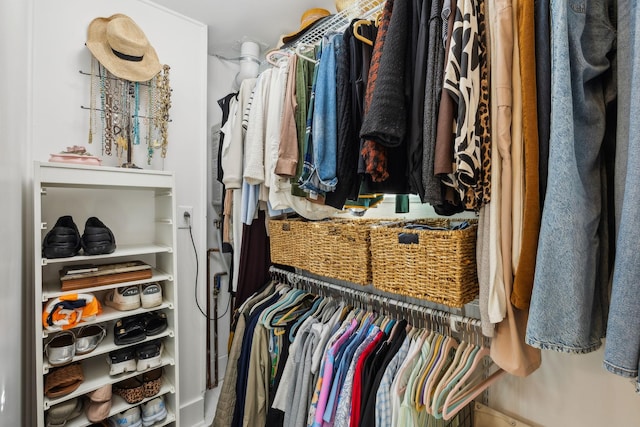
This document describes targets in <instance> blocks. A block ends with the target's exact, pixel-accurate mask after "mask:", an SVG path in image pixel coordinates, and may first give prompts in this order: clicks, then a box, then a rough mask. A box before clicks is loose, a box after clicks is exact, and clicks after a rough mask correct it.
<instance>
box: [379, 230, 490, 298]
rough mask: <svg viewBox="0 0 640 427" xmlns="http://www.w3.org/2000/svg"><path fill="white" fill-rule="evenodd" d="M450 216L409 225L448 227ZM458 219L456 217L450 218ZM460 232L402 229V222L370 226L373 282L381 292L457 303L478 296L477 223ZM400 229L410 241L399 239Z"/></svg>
mask: <svg viewBox="0 0 640 427" xmlns="http://www.w3.org/2000/svg"><path fill="white" fill-rule="evenodd" d="M452 221H454V220H451V219H440V218H438V219H426V220H417V221H412V223H418V224H429V225H432V226H440V227H448V226H449V225H450V223H451V222H452ZM455 221H458V222H459V220H455ZM467 221H469V222H470V223H471V226H470V227H467V228H465V229H463V230H453V231H452V230H415V229H405V228H403V224H396V225H386V226H379V227H374V228H373V229H372V230H371V254H372V255H371V264H372V270H373V285H374V286H375V287H376V288H378V289H380V290H383V291H386V292H392V293H396V294H401V295H407V296H410V297H414V298H419V299H425V300H429V301H433V302H437V303H440V304H445V305H448V306H451V307H462V306H463V305H464V304H466V303H468V302H471V301H472V300H473V299H474V298H475V297H476V296H477V295H478V275H477V270H476V234H477V221H475V220H467ZM400 233H411V234H416V235H417V242H416V243H413V244H406V243H399V234H400Z"/></svg>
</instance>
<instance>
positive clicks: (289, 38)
mask: <svg viewBox="0 0 640 427" xmlns="http://www.w3.org/2000/svg"><path fill="white" fill-rule="evenodd" d="M333 16H334V15H327V16H321V17H319V18H318V19H316V20H314V21H312V22H310V23H309V25H306V26H305V27H303V28H302V29H300V30H298V31H296V32H295V33H291V34H286V35H284V36H282V37H281V40H282V43H283V46H286V45H288V44H290V43H293V42H295V41H296V40H298V39H299V38H300V37H302V36H303V35H305V34H306V33H307V32H309V31H311V30H313V29H314V28H317V27H318V26H319V25H321V24H322V23H323V22H325V21H326V20H328V19H331V18H333Z"/></svg>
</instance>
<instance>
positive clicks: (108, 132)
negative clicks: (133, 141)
mask: <svg viewBox="0 0 640 427" xmlns="http://www.w3.org/2000/svg"><path fill="white" fill-rule="evenodd" d="M100 69H101V70H102V71H101V73H100V78H101V80H102V99H103V104H104V105H103V106H102V109H103V111H104V122H105V123H104V153H105V154H106V155H107V156H110V155H111V145H112V144H113V142H114V135H113V126H114V124H113V99H112V97H111V82H110V81H109V80H110V79H109V76H108V75H107V73H108V71H107V69H106V68H104V67H102V66H101V67H100ZM116 109H117V107H116Z"/></svg>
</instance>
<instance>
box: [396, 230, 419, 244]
mask: <svg viewBox="0 0 640 427" xmlns="http://www.w3.org/2000/svg"><path fill="white" fill-rule="evenodd" d="M398 243H399V244H401V245H418V244H420V235H419V234H417V233H404V232H401V233H398Z"/></svg>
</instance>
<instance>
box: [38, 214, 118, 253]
mask: <svg viewBox="0 0 640 427" xmlns="http://www.w3.org/2000/svg"><path fill="white" fill-rule="evenodd" d="M81 248H82V251H83V252H84V254H85V255H103V254H110V253H112V252H113V251H115V250H116V239H115V237H114V235H113V233H112V232H111V230H110V229H109V227H107V226H106V225H104V223H103V222H102V221H100V220H99V219H98V218H96V217H94V216H92V217H90V218H89V219H87V222H86V223H85V226H84V233H83V234H82V237H80V232H79V231H78V227H77V226H76V224H75V223H74V222H73V217H71V215H64V216H61V217H60V218H58V220H57V221H56V224H55V225H54V226H53V228H52V229H51V230H50V231H49V232H48V233H47V234H46V236H45V237H44V241H43V242H42V256H43V257H45V258H67V257H72V256H76V255H78V253H79V252H80V249H81Z"/></svg>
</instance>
